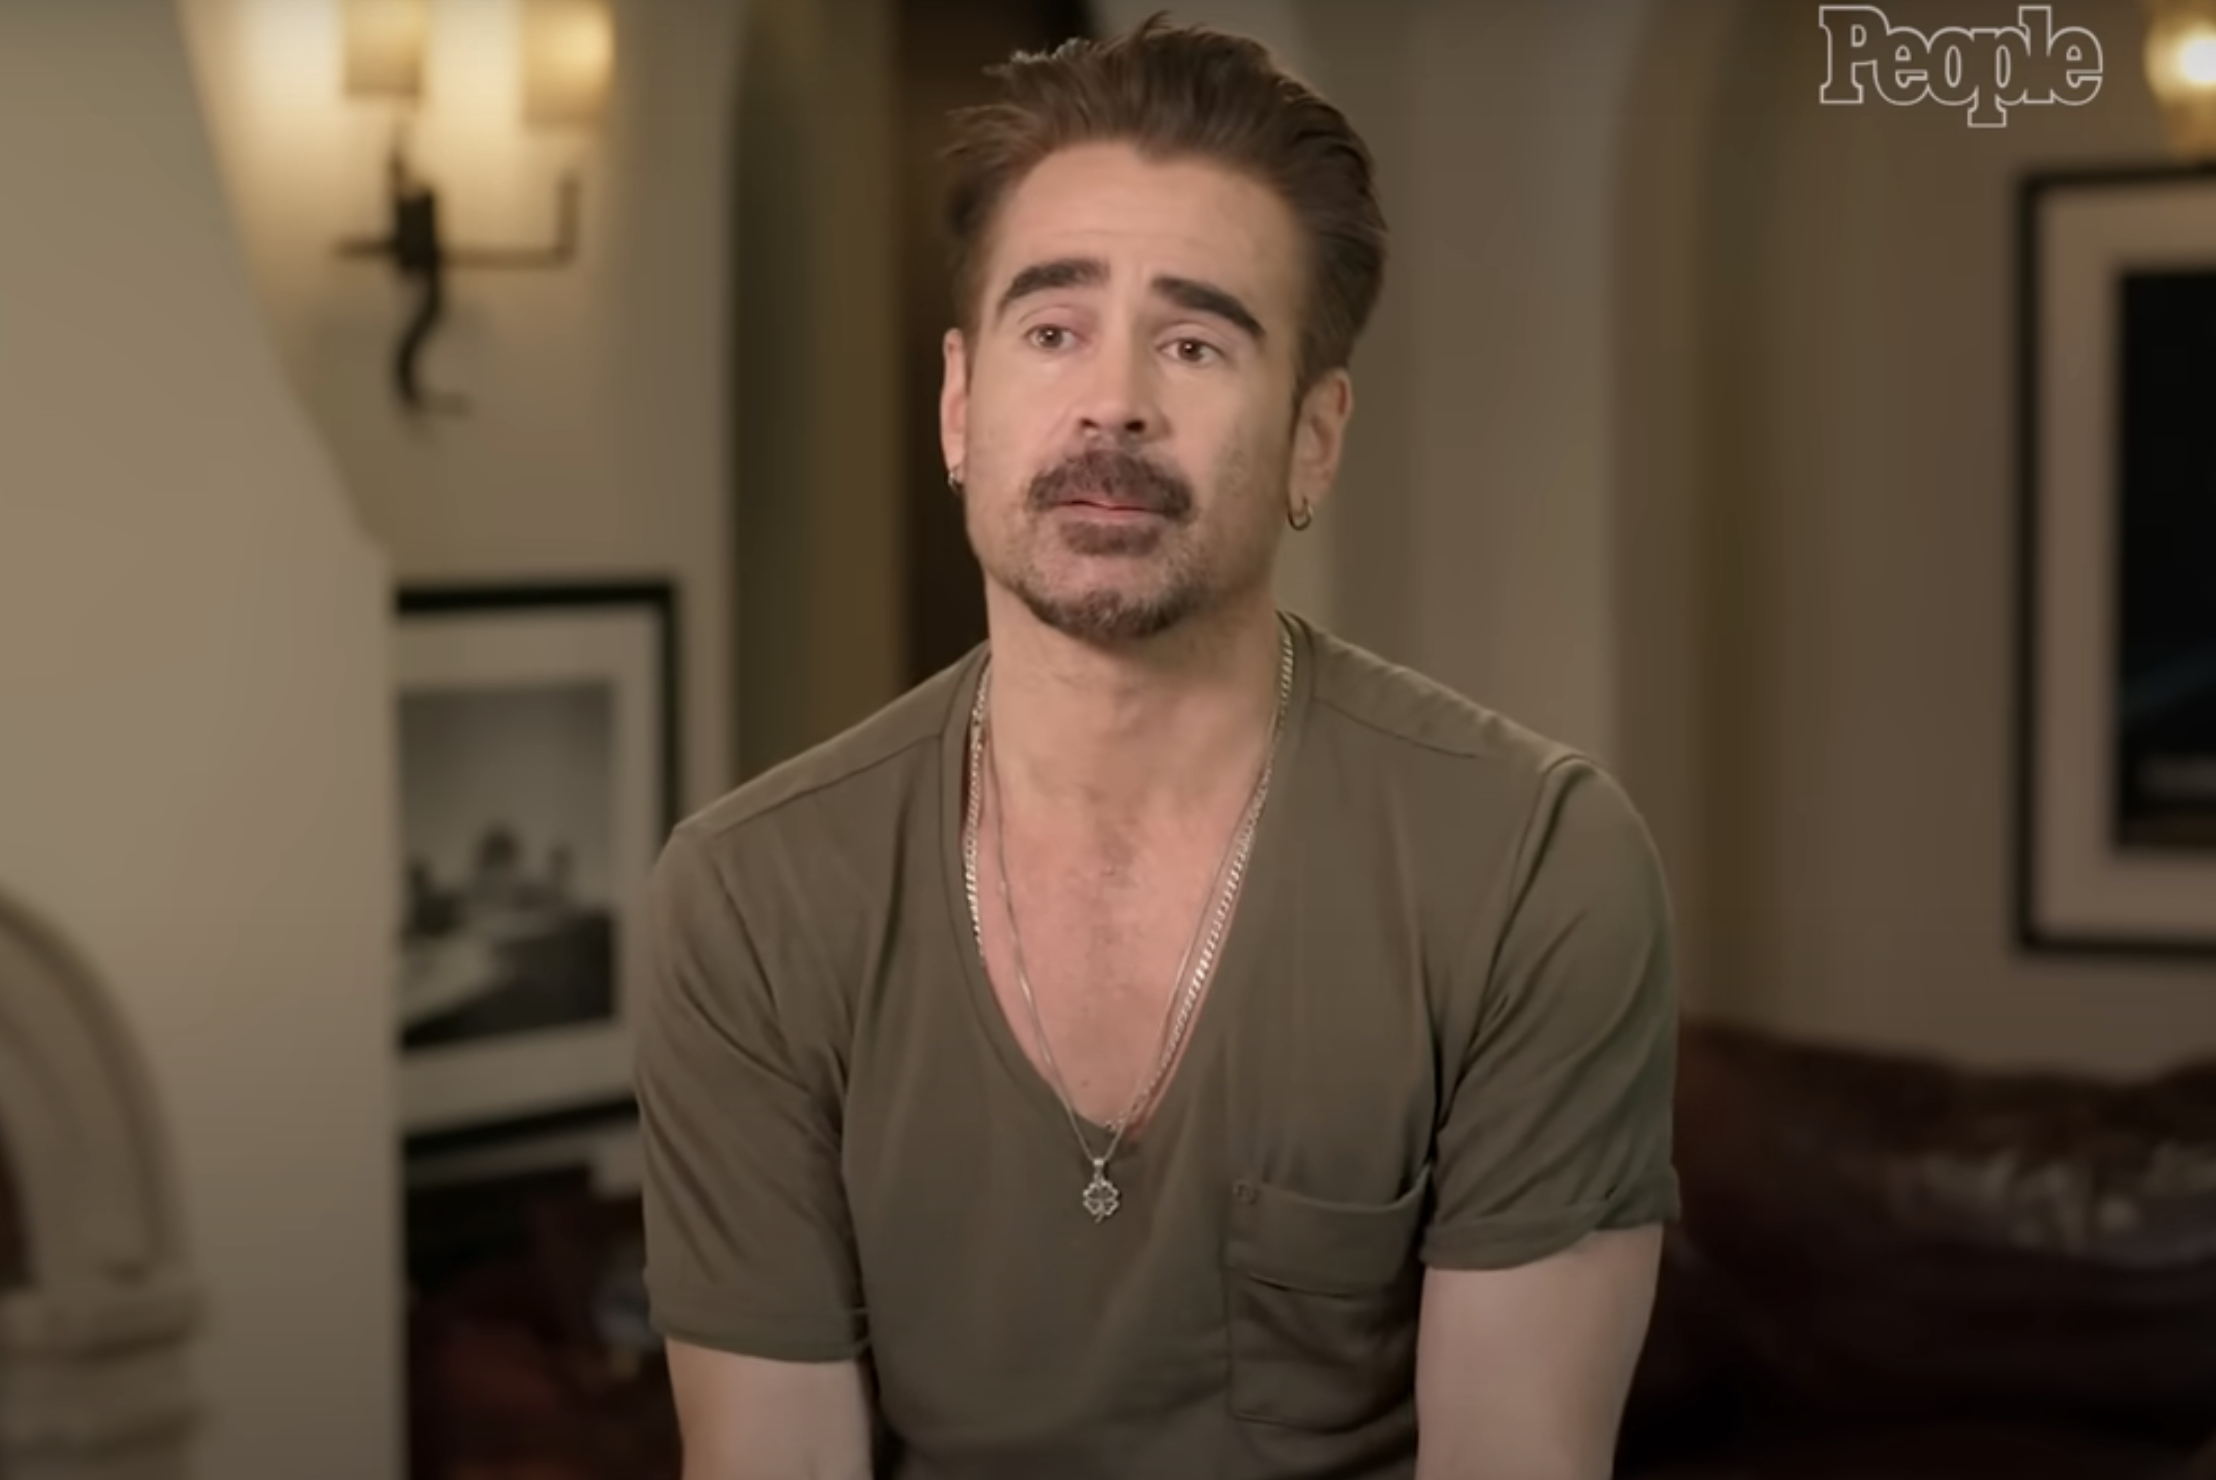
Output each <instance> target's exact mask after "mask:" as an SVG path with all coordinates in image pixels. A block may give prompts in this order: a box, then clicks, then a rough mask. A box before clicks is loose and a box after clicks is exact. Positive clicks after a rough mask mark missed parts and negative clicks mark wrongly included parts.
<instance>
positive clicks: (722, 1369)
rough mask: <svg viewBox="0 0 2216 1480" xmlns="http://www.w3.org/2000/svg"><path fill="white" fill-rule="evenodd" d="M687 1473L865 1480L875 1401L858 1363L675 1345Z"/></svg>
mask: <svg viewBox="0 0 2216 1480" xmlns="http://www.w3.org/2000/svg"><path fill="white" fill-rule="evenodd" d="M669 1377H670V1386H671V1387H672V1388H673V1389H675V1392H676V1399H677V1423H678V1427H679V1429H680V1430H681V1431H682V1433H683V1435H684V1441H685V1446H684V1447H685V1473H684V1480H869V1474H870V1423H869V1404H868V1400H867V1397H866V1396H865V1393H864V1390H863V1384H862V1374H861V1368H860V1367H859V1366H858V1365H857V1364H856V1363H853V1362H776V1361H769V1360H767V1359H765V1358H762V1357H749V1356H742V1355H740V1354H738V1353H736V1352H726V1351H717V1350H715V1349H713V1348H710V1347H704V1346H693V1345H691V1344H689V1343H687V1342H681V1341H672V1342H670V1343H669Z"/></svg>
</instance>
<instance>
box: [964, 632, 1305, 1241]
mask: <svg viewBox="0 0 2216 1480" xmlns="http://www.w3.org/2000/svg"><path fill="white" fill-rule="evenodd" d="M991 679H992V670H991V667H990V664H989V661H988V666H987V668H986V670H985V672H984V673H982V674H980V675H979V677H978V680H977V702H976V704H975V705H974V706H973V707H972V709H971V711H970V727H969V802H968V807H967V810H966V813H965V817H964V821H963V827H962V883H963V887H964V889H965V891H966V893H967V895H968V898H969V911H970V929H971V931H972V932H973V933H974V934H975V936H976V938H977V953H978V958H979V959H980V960H982V959H983V958H984V954H985V919H984V913H983V911H982V910H981V909H980V907H979V905H978V894H977V846H978V835H979V833H980V832H982V831H983V828H982V826H981V814H982V812H983V809H984V802H985V782H986V777H987V774H988V770H989V774H990V778H991V783H992V788H993V841H994V846H995V847H996V848H997V849H998V850H999V853H1000V869H999V875H1000V903H1001V908H1002V911H1003V912H1004V913H1005V915H1006V917H1007V921H1008V943H1009V947H1010V949H1011V952H1012V953H1013V955H1014V957H1015V967H1016V986H1017V988H1018V989H1019V990H1020V991H1021V992H1022V994H1023V1004H1024V1008H1025V1010H1026V1012H1027V1013H1028V1015H1029V1017H1030V1019H1031V1031H1032V1032H1033V1034H1034V1035H1035V1036H1036V1037H1037V1038H1038V1040H1039V1052H1040V1055H1041V1056H1042V1057H1043V1058H1044V1059H1045V1060H1046V1067H1047V1073H1048V1075H1049V1076H1050V1077H1051V1078H1052V1079H1053V1081H1054V1090H1055V1094H1056V1096H1057V1097H1058V1098H1059V1099H1060V1100H1061V1102H1062V1113H1063V1114H1064V1115H1065V1116H1066V1117H1067V1118H1068V1120H1069V1123H1070V1134H1072V1135H1073V1136H1075V1137H1076V1138H1077V1147H1078V1150H1079V1151H1081V1152H1083V1153H1084V1156H1085V1160H1086V1161H1087V1162H1089V1163H1090V1164H1091V1166H1092V1173H1093V1175H1092V1180H1091V1181H1089V1182H1087V1183H1086V1184H1085V1190H1084V1192H1083V1194H1082V1197H1081V1199H1080V1200H1081V1201H1082V1202H1083V1204H1084V1208H1085V1211H1086V1212H1088V1213H1090V1214H1092V1217H1093V1221H1094V1222H1095V1223H1100V1222H1105V1221H1106V1220H1107V1219H1108V1218H1109V1217H1110V1216H1112V1215H1113V1214H1114V1213H1115V1211H1116V1209H1117V1208H1118V1207H1120V1206H1122V1203H1123V1194H1122V1193H1121V1191H1119V1190H1118V1189H1117V1187H1116V1184H1115V1183H1114V1182H1112V1181H1110V1180H1109V1177H1108V1161H1109V1158H1111V1157H1113V1156H1114V1155H1115V1154H1116V1150H1117V1148H1118V1147H1119V1146H1121V1145H1122V1144H1123V1136H1124V1132H1125V1130H1126V1129H1128V1128H1129V1127H1130V1126H1131V1124H1132V1123H1133V1122H1134V1121H1136V1120H1137V1119H1138V1118H1139V1117H1140V1115H1141V1114H1143V1113H1144V1112H1145V1110H1146V1107H1147V1106H1148V1105H1149V1104H1151V1103H1152V1102H1153V1099H1154V1096H1155V1094H1156V1092H1157V1091H1159V1090H1160V1089H1161V1086H1162V1080H1163V1078H1164V1077H1165V1076H1166V1075H1167V1074H1168V1073H1169V1068H1170V1065H1171V1064H1173V1063H1174V1062H1176V1060H1177V1055H1178V1051H1179V1050H1180V1049H1181V1048H1182V1047H1183V1046H1184V1042H1185V1036H1186V1033H1187V1032H1188V1031H1189V1030H1190V1029H1191V1027H1192V1020H1193V1011H1194V1008H1195V1007H1196V1006H1197V1005H1198V1004H1199V1002H1200V994H1201V988H1202V987H1203V986H1204V985H1205V984H1206V983H1207V980H1208V976H1209V973H1210V971H1211V970H1212V969H1213V968H1214V966H1215V963H1216V953H1217V951H1218V949H1219V948H1220V947H1221V946H1222V944H1223V934H1224V929H1225V926H1226V924H1227V923H1228V922H1229V920H1230V918H1231V906H1232V904H1233V903H1234V902H1235V901H1236V900H1237V899H1238V897H1239V889H1240V886H1241V884H1243V883H1244V882H1245V878H1246V869H1247V860H1248V858H1249V856H1250V855H1251V854H1252V852H1253V848H1254V833H1255V828H1256V827H1257V825H1258V824H1259V822H1260V820H1261V816H1262V805H1263V803H1264V802H1265V801H1266V800H1267V799H1268V797H1269V790H1270V777H1271V774H1272V773H1273V772H1274V771H1275V770H1276V768H1277V744H1278V740H1279V738H1280V737H1281V736H1282V735H1283V733H1284V729H1285V715H1286V711H1287V710H1288V708H1289V707H1290V705H1291V701H1292V693H1293V643H1292V636H1291V634H1290V633H1289V632H1287V631H1286V630H1285V628H1284V626H1283V624H1282V623H1280V625H1279V628H1278V665H1277V716H1276V719H1275V720H1274V721H1273V723H1272V725H1271V730H1270V748H1269V752H1268V754H1267V756H1266V757H1265V759H1264V760H1263V762H1262V770H1261V774H1260V775H1258V776H1257V777H1256V778H1255V781H1254V789H1253V791H1252V793H1251V794H1250V795H1249V796H1248V798H1247V805H1246V810H1245V811H1244V812H1243V813H1242V814H1241V815H1240V818H1239V824H1238V826H1237V827H1235V828H1233V829H1232V834H1231V839H1230V841H1229V842H1228V843H1226V844H1225V847H1224V853H1223V857H1222V858H1221V859H1220V860H1219V861H1218V863H1217V865H1216V877H1215V886H1214V902H1213V908H1204V909H1203V910H1202V911H1201V914H1200V919H1199V920H1198V921H1196V922H1195V925H1194V930H1193V938H1192V939H1191V940H1190V941H1188V942H1187V944H1186V946H1185V954H1184V956H1183V957H1182V958H1181V959H1180V960H1179V961H1178V964H1177V978H1176V979H1177V980H1178V981H1179V982H1180V983H1181V984H1182V989H1181V990H1180V991H1179V992H1178V993H1177V994H1176V996H1175V997H1174V998H1173V1000H1172V1003H1171V1010H1170V1012H1169V1013H1168V1015H1167V1018H1166V1020H1165V1022H1164V1024H1163V1034H1162V1048H1161V1052H1160V1054H1159V1056H1158V1057H1157V1058H1156V1060H1155V1063H1154V1069H1153V1072H1152V1073H1150V1074H1148V1076H1147V1077H1146V1080H1145V1082H1144V1083H1142V1084H1141V1085H1140V1086H1139V1090H1138V1093H1137V1094H1136V1095H1134V1096H1133V1097H1132V1101H1131V1104H1130V1107H1129V1108H1128V1109H1126V1110H1125V1111H1124V1112H1123V1113H1122V1114H1121V1115H1119V1116H1117V1117H1116V1118H1115V1119H1114V1120H1113V1121H1111V1122H1109V1125H1108V1145H1107V1146H1106V1148H1105V1149H1103V1150H1101V1151H1098V1152H1096V1151H1094V1150H1093V1148H1092V1142H1091V1140H1090V1139H1089V1138H1088V1137H1087V1136H1086V1134H1085V1128H1084V1127H1083V1126H1082V1125H1080V1124H1079V1123H1078V1119H1077V1110H1076V1107H1075V1104H1074V1102H1073V1101H1072V1099H1071V1097H1070V1093H1069V1088H1068V1086H1067V1085H1066V1084H1065V1083H1064V1082H1063V1079H1062V1070H1061V1066H1060V1065H1059V1064H1057V1063H1056V1062H1055V1059H1054V1047H1053V1045H1052V1044H1051V1043H1049V1042H1048V1040H1047V1034H1046V1024H1045V1023H1044V1022H1043V1021H1041V1019H1040V1017H1039V1004H1038V999H1037V998H1036V997H1035V996H1034V995H1033V994H1032V991H1031V977H1030V973H1029V972H1028V971H1026V970H1025V968H1024V963H1023V938H1022V936H1021V935H1020V934H1019V933H1018V931H1017V929H1016V907H1015V902H1014V901H1013V899H1011V898H1010V896H1009V892H1008V847H1007V829H1006V827H1005V825H1004V818H1005V817H1006V810H1005V809H1004V808H1003V807H1002V806H1001V805H1000V768H999V766H998V764H997V762H996V763H995V764H993V765H992V766H991V767H989V768H988V766H987V764H986V760H987V756H988V753H989V745H990V739H989V735H988V726H987V724H986V698H987V695H988V692H989V686H990V683H991ZM1196 951H1197V956H1198V959H1197V960H1196V959H1195V955H1196Z"/></svg>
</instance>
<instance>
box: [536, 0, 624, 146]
mask: <svg viewBox="0 0 2216 1480" xmlns="http://www.w3.org/2000/svg"><path fill="white" fill-rule="evenodd" d="M615 50H616V47H615V22H614V20H613V19H612V18H611V17H610V15H609V13H608V5H607V0H523V117H524V121H525V122H526V123H531V124H539V125H554V126H560V125H578V124H591V123H593V122H595V121H597V120H598V119H599V117H600V110H601V108H602V106H603V104H604V103H605V102H606V100H607V93H608V77H609V74H610V73H611V72H612V71H613V70H614V66H615Z"/></svg>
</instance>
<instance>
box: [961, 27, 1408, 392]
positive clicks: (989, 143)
mask: <svg viewBox="0 0 2216 1480" xmlns="http://www.w3.org/2000/svg"><path fill="white" fill-rule="evenodd" d="M988 75H989V76H991V77H993V78H994V79H995V80H997V81H998V82H999V83H1000V97H999V98H998V100H997V101H994V102H991V103H987V104H984V105H982V106H979V107H974V108H965V109H960V110H957V111H956V112H955V113H954V114H953V115H952V121H953V125H954V137H953V141H952V143H951V144H950V145H949V146H948V147H947V149H946V151H945V155H944V162H945V164H946V168H947V182H946V183H947V193H946V215H945V225H946V229H947V232H948V236H949V238H950V241H949V246H950V247H951V250H952V257H953V261H952V266H953V277H954V302H955V308H956V312H957V313H958V314H959V315H960V318H961V322H962V324H963V326H964V328H966V329H968V330H971V331H975V330H976V329H977V327H978V326H979V324H980V322H981V320H982V314H983V308H984V304H983V295H984V291H985V284H984V283H983V282H982V281H981V279H982V276H983V273H984V270H985V268H984V264H985V259H986V257H987V255H988V251H989V247H990V243H991V238H992V232H993V228H994V226H995V224H996V223H997V221H998V219H999V216H1000V212H1001V208H1002V207H1003V206H1004V205H1005V203H1006V202H1007V199H1008V197H1009V195H1010V194H1011V193H1012V192H1013V191H1014V190H1015V188H1016V187H1017V186H1018V185H1019V184H1021V183H1022V181H1023V179H1024V177H1025V176H1027V175H1028V174H1029V173H1030V172H1031V170H1032V169H1033V168H1035V167H1036V166H1037V165H1038V164H1039V163H1040V162H1041V161H1043V160H1045V159H1046V158H1047V157H1048V156H1049V155H1051V154H1054V153H1056V152H1057V151H1059V150H1062V149H1066V148H1069V147H1071V146H1073V145H1078V144H1092V143H1111V142H1115V143H1127V144H1130V145H1132V146H1133V147H1134V148H1136V149H1137V150H1138V151H1139V153H1140V154H1141V156H1142V157H1144V158H1147V159H1151V160H1170V159H1203V160H1207V161H1209V162H1211V163H1215V164H1218V165H1221V166H1224V167H1225V168H1228V169H1232V170H1236V171H1238V172H1240V173H1242V174H1245V175H1246V176H1248V177H1249V178H1251V179H1254V180H1256V181H1257V182H1259V183H1261V184H1263V185H1266V186H1269V187H1270V188H1272V189H1274V190H1276V191H1277V192H1278V194H1279V195H1280V196H1281V197H1282V198H1283V199H1284V201H1285V203H1286V204H1287V205H1288V206H1289V207H1290V208H1291V210H1292V212H1293V215H1294V216H1295V218H1296V219H1298V220H1299V222H1300V223H1301V226H1302V228H1303V229H1304V231H1305V233H1306V236H1307V240H1308V244H1309V249H1310V250H1309V259H1308V264H1307V267H1308V273H1307V280H1308V293H1307V302H1306V304H1305V305H1304V312H1303V315H1302V323H1301V339H1300V355H1299V371H1298V374H1299V390H1300V391H1301V392H1303V393H1305V392H1306V390H1307V389H1308V388H1309V387H1310V386H1311V385H1313V384H1314V383H1315V382H1316V380H1317V379H1318V378H1319V377H1320V376H1322V375H1323V374H1324V373H1326V372H1327V371H1331V370H1335V369H1340V368H1343V367H1344V366H1345V365H1346V363H1347V362H1348V360H1349V359H1350V358H1351V357H1352V355H1353V353H1354V344H1355V341H1356V340H1357V339H1358V338H1360V337H1361V333H1362V330H1363V327H1364V326H1365V325H1366V324H1367V323H1368V322H1369V317H1370V312H1371V310H1372V309H1373V308H1374V307H1375V306H1376V303H1377V295H1378V291H1379V289H1380V287H1381V286H1382V284H1383V282H1384V276H1385V256H1386V230H1385V218H1384V214H1383V212H1382V211H1381V210H1380V209H1379V207H1378V203H1377V194H1376V188H1375V185H1374V183H1373V178H1372V177H1373V174H1374V171H1375V165H1374V162H1373V161H1372V159H1371V157H1370V152H1369V148H1368V146H1367V145H1366V144H1364V143H1363V141H1362V139H1361V137H1360V136H1359V135H1358V134H1356V133H1355V131H1354V128H1353V125H1351V124H1350V123H1348V121H1347V119H1346V116H1345V115H1344V114H1343V113H1341V112H1340V111H1339V109H1337V108H1336V107H1334V106H1333V105H1332V104H1330V103H1328V102H1326V101H1325V100H1324V99H1323V98H1322V97H1320V96H1319V95H1318V94H1317V93H1316V92H1315V91H1314V90H1312V89H1311V88H1309V87H1308V86H1307V85H1306V84H1305V83H1303V82H1301V81H1300V80H1299V79H1298V78H1296V77H1293V76H1291V75H1290V74H1289V73H1287V72H1285V71H1284V70H1283V69H1281V68H1280V67H1279V66H1278V65H1277V63H1276V61H1275V59H1274V58H1273V57H1272V56H1271V54H1270V52H1269V50H1268V48H1266V47H1265V46H1263V45H1262V44H1261V43H1259V42H1256V41H1252V40H1249V39H1247V38H1246V37H1242V36H1234V35H1230V34H1227V33H1225V32H1222V31H1217V30H1213V29H1210V28H1208V27H1205V26H1173V25H1171V24H1170V23H1169V21H1168V19H1167V17H1166V15H1164V14H1162V13H1159V12H1158V13H1156V14H1155V15H1153V16H1152V17H1150V18H1149V19H1148V20H1146V21H1145V22H1144V23H1142V24H1141V25H1140V26H1139V27H1138V28H1137V29H1135V30H1133V31H1131V32H1129V33H1128V34H1126V35H1124V36H1121V37H1117V38H1115V39H1113V40H1109V41H1087V40H1073V41H1068V42H1064V43H1063V44H1062V45H1061V46H1059V47H1057V48H1056V49H1055V50H1053V51H1051V52H1046V53H1018V54H1017V55H1016V56H1015V57H1014V58H1013V59H1011V60H1010V61H1008V62H1006V63H1004V64H1002V65H1000V66H996V67H993V68H991V69H989V71H988Z"/></svg>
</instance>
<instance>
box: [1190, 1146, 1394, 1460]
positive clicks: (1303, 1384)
mask: <svg viewBox="0 0 2216 1480" xmlns="http://www.w3.org/2000/svg"><path fill="white" fill-rule="evenodd" d="M1430 1190H1431V1175H1430V1171H1429V1169H1428V1168H1426V1170H1425V1171H1424V1172H1423V1173H1422V1175H1420V1176H1419V1177H1418V1178H1417V1179H1416V1183H1415V1185H1414V1186H1413V1187H1411V1188H1410V1189H1409V1190H1408V1191H1407V1192H1406V1193H1404V1194H1402V1195H1401V1196H1400V1197H1398V1198H1396V1199H1394V1200H1393V1201H1392V1202H1389V1203H1379V1204H1370V1203H1340V1202H1324V1201H1321V1200H1318V1199H1316V1198H1312V1197H1309V1196H1307V1195H1305V1194H1302V1193H1298V1192H1294V1191H1292V1190H1290V1189H1289V1188H1285V1187H1278V1186H1273V1185H1271V1184H1270V1183H1267V1182H1260V1181H1253V1180H1247V1181H1242V1182H1239V1183H1236V1184H1234V1186H1233V1187H1232V1189H1231V1211H1230V1217H1229V1222H1228V1229H1227V1239H1226V1245H1225V1250H1224V1262H1225V1265H1226V1270H1225V1275H1226V1286H1227V1292H1226V1295H1227V1306H1228V1308H1227V1310H1226V1316H1227V1318H1228V1325H1229V1338H1230V1356H1231V1363H1230V1366H1231V1370H1230V1402H1231V1411H1232V1414H1233V1415H1234V1416H1235V1417H1238V1418H1242V1419H1249V1420H1253V1421H1256V1422H1260V1423H1271V1424H1282V1425H1285V1426H1287V1427H1291V1428H1298V1429H1311V1430H1318V1431H1334V1430H1346V1429H1352V1428H1358V1427H1361V1426H1362V1425H1364V1424H1366V1423H1369V1422H1371V1421H1373V1420H1375V1419H1377V1418H1379V1417H1381V1416H1383V1415H1385V1414H1387V1413H1389V1412H1391V1411H1392V1410H1394V1409H1395V1408H1396V1407H1398V1406H1400V1405H1402V1404H1404V1403H1405V1402H1407V1400H1408V1399H1409V1397H1410V1395H1411V1394H1412V1392H1413V1391H1414V1386H1415V1376H1416V1317H1417V1312H1418V1305H1419V1302H1420V1300H1421V1296H1422V1289H1423V1274H1422V1270H1421V1268H1420V1266H1419V1265H1418V1264H1417V1262H1416V1258H1415V1251H1416V1240H1417V1236H1418V1233H1419V1230H1420V1228H1421V1226H1422V1221H1423V1216H1424V1211H1425V1208H1426V1207H1427V1205H1428V1201H1429V1194H1430Z"/></svg>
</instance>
